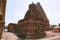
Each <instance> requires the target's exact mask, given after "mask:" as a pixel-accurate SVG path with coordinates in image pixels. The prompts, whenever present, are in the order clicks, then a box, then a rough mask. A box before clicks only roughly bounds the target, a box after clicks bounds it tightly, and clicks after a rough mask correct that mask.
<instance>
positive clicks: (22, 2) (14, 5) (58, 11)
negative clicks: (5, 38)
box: [5, 0, 60, 25]
mask: <svg viewBox="0 0 60 40" xmlns="http://www.w3.org/2000/svg"><path fill="white" fill-rule="evenodd" d="M32 2H33V3H35V4H36V3H37V2H40V4H41V6H42V8H43V9H44V11H45V13H46V15H47V18H48V19H49V22H50V24H59V23H60V0H7V5H6V16H5V25H8V24H9V23H18V21H19V20H21V19H23V18H24V16H25V13H26V12H27V10H28V7H29V4H31V3H32Z"/></svg>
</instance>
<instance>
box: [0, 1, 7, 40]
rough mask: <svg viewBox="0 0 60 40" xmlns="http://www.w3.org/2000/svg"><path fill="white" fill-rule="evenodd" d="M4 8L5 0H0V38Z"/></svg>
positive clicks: (3, 21)
mask: <svg viewBox="0 0 60 40" xmlns="http://www.w3.org/2000/svg"><path fill="white" fill-rule="evenodd" d="M5 8H6V0H0V39H1V35H2V32H3V30H4V27H5Z"/></svg>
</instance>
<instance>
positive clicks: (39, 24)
mask: <svg viewBox="0 0 60 40" xmlns="http://www.w3.org/2000/svg"><path fill="white" fill-rule="evenodd" d="M9 25H11V26H12V27H13V29H15V28H17V30H18V33H19V34H18V35H20V36H22V37H24V38H32V39H35V38H41V37H45V36H46V33H45V32H44V31H48V30H50V27H49V20H48V18H47V16H46V14H45V12H44V10H43V8H42V6H41V5H40V3H37V4H34V3H32V4H30V5H29V9H28V11H27V12H26V14H25V17H24V19H22V20H19V21H18V23H17V24H16V25H14V24H13V23H12V24H9ZM13 25H14V26H13ZM12 27H10V26H8V30H9V31H10V32H13V30H12V29H11V28H12ZM14 27H15V28H14ZM15 31H16V30H15Z"/></svg>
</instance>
